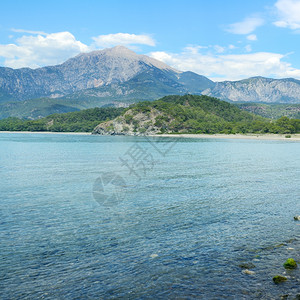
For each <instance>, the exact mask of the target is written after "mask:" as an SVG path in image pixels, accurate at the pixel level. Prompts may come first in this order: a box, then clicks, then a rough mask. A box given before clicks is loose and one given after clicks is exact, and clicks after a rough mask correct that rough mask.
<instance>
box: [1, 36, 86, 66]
mask: <svg viewBox="0 0 300 300" xmlns="http://www.w3.org/2000/svg"><path fill="white" fill-rule="evenodd" d="M18 32H21V31H20V30H19V31H18ZM31 33H33V31H31ZM86 51H89V47H88V46H87V45H85V44H83V43H81V42H80V41H77V40H76V39H75V37H74V36H73V35H72V34H71V33H70V32H58V33H51V34H45V33H43V34H39V33H38V32H35V35H23V36H22V37H20V38H18V39H17V40H16V41H15V43H14V44H8V45H0V57H1V56H2V57H3V58H4V65H5V66H6V67H11V68H21V67H31V68H37V67H40V66H45V65H55V64H59V63H62V62H64V61H65V60H66V59H68V58H70V57H72V56H74V55H76V54H78V53H80V52H86Z"/></svg>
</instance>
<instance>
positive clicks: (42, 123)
mask: <svg viewBox="0 0 300 300" xmlns="http://www.w3.org/2000/svg"><path fill="white" fill-rule="evenodd" d="M123 111H124V109H123V108H115V107H105V108H98V107H97V108H90V109H86V110H82V111H78V112H69V113H63V114H53V115H50V116H48V117H46V118H42V119H39V120H21V119H19V118H7V119H3V120H0V131H52V132H91V131H92V130H93V129H94V128H95V126H96V125H97V124H99V123H100V122H103V121H107V120H110V119H114V118H116V117H117V116H119V115H120V114H121V113H122V112H123Z"/></svg>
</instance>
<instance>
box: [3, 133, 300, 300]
mask: <svg viewBox="0 0 300 300" xmlns="http://www.w3.org/2000/svg"><path fill="white" fill-rule="evenodd" d="M0 175H1V181H0V198H1V209H0V241H1V244H0V298H1V299H37V298H42V299H120V298H121V299H278V297H279V295H284V294H290V295H293V296H295V295H296V294H297V293H300V276H299V275H300V271H299V268H298V269H297V270H295V271H288V272H287V274H285V275H286V276H288V281H287V282H286V283H284V284H281V285H278V286H276V285H275V284H273V282H272V277H273V276H274V275H277V274H284V272H285V270H284V268H283V267H282V264H283V262H284V261H285V260H286V259H287V258H288V257H294V258H295V259H296V260H298V261H300V252H299V251H300V226H299V224H300V222H296V221H294V220H293V216H294V215H297V214H300V202H299V200H300V189H299V187H300V143H299V142H292V141H253V140H230V139H185V138H179V139H174V138H167V139H162V138H160V137H159V138H148V139H147V138H145V137H117V136H116V137H105V136H83V135H82V136H79V135H54V134H22V133H16V134H5V133H1V134H0ZM242 263H248V264H249V263H252V264H254V265H255V267H254V268H253V269H251V270H252V271H254V272H255V274H253V275H247V274H244V273H243V272H242V271H243V269H241V268H240V267H239V265H240V264H242Z"/></svg>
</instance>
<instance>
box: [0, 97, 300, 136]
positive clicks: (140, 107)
mask: <svg viewBox="0 0 300 300" xmlns="http://www.w3.org/2000/svg"><path fill="white" fill-rule="evenodd" d="M153 112H155V114H154V115H153ZM118 116H120V118H123V120H124V123H125V124H124V126H123V127H124V128H123V132H126V133H127V132H129V131H130V130H134V132H137V133H148V132H149V130H150V131H151V130H153V128H154V127H156V132H157V129H158V130H159V132H161V133H205V134H215V133H224V134H235V133H279V134H286V135H287V137H288V135H289V134H293V133H299V132H300V119H290V118H288V117H281V118H279V119H278V120H271V119H266V118H263V117H261V116H257V115H254V114H251V113H248V112H246V111H243V110H241V109H239V108H238V107H237V106H235V105H233V104H230V103H228V102H225V101H221V100H218V99H216V98H212V97H208V96H196V95H185V96H177V95H175V96H166V97H163V98H161V99H160V100H156V101H144V102H139V103H137V104H133V105H131V106H130V107H129V108H127V109H124V108H113V107H106V108H93V109H87V110H82V111H78V112H69V113H64V114H53V115H50V116H48V117H46V118H42V119H39V120H21V119H18V118H8V119H4V120H0V130H2V131H56V132H92V130H93V129H94V127H96V126H97V125H98V124H99V123H101V122H104V121H107V120H111V119H114V118H117V117H118ZM121 116H122V117H121ZM141 116H142V119H143V123H141ZM150 116H152V119H151V117H150ZM153 116H154V117H153ZM108 126H112V124H108ZM148 129H149V130H148Z"/></svg>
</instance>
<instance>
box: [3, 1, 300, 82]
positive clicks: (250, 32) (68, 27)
mask: <svg viewBox="0 0 300 300" xmlns="http://www.w3.org/2000/svg"><path fill="white" fill-rule="evenodd" d="M116 45H123V46H126V47H128V48H130V49H132V50H133V51H135V52H137V53H138V54H146V55H149V56H151V57H153V58H156V59H158V60H161V61H163V62H165V63H167V64H168V65H170V66H172V67H174V68H176V69H178V70H181V71H193V72H196V73H198V74H201V75H204V76H206V77H208V78H210V79H212V80H214V81H223V80H241V79H244V78H249V77H253V76H264V77H271V78H290V77H293V78H296V79H300V0H250V1H249V0H244V1H240V0H239V1H237V0H226V1H224V0H210V1H207V0H205V1H204V0H159V1H157V0H151V1H143V0H138V1H136V0H126V1H124V0H109V1H108V0H107V1H103V0H85V1H82V0H80V1H78V0H51V1H50V0H45V1H41V0H39V1H36V0H26V1H24V0H22V1H20V0H10V1H6V0H1V11H0V66H1V67H10V68H22V67H30V68H38V67H43V66H48V65H56V64H60V63H62V62H64V61H66V60H67V59H68V58H71V57H73V56H75V55H77V54H79V53H80V52H90V51H94V50H101V49H104V48H109V47H114V46H116Z"/></svg>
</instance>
